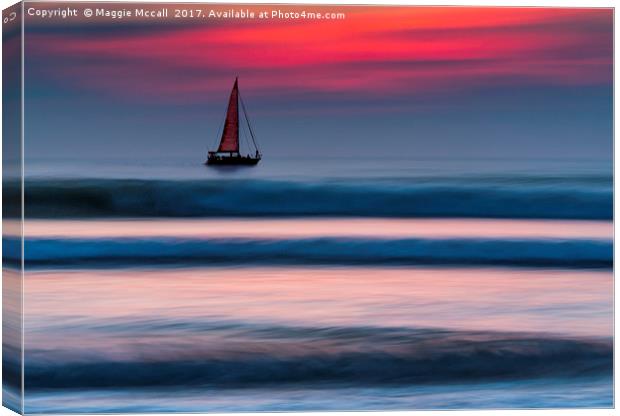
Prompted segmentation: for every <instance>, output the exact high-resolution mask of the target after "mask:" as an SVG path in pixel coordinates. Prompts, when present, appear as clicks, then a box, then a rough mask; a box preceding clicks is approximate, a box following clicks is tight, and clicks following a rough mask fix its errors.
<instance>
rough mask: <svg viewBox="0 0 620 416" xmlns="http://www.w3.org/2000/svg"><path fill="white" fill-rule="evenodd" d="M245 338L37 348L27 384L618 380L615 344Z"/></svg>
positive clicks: (306, 333) (394, 332)
mask: <svg viewBox="0 0 620 416" xmlns="http://www.w3.org/2000/svg"><path fill="white" fill-rule="evenodd" d="M134 331H135V329H134ZM233 333H234V332H231V334H233ZM245 335H251V336H250V337H248V338H244V340H243V342H237V343H235V344H234V345H235V348H234V349H232V350H231V348H230V345H229V343H230V340H229V341H227V343H225V344H226V345H228V348H221V347H222V345H220V348H218V346H217V345H215V344H214V343H213V342H205V343H204V345H196V344H195V343H194V344H174V345H166V342H169V340H168V341H167V340H166V339H161V340H160V342H161V343H163V345H159V343H158V345H157V346H152V347H151V346H150V343H138V344H131V345H133V347H132V348H134V350H133V353H132V354H128V355H127V356H126V358H123V359H119V358H113V357H110V356H107V355H106V354H105V352H102V351H99V352H96V351H90V352H89V353H87V354H83V353H80V352H79V351H73V350H71V347H70V346H67V348H69V349H68V350H67V351H59V350H41V351H38V350H33V351H30V352H29V359H28V360H26V363H25V365H26V369H25V370H26V374H28V378H27V383H26V387H27V388H90V387H140V386H144V387H147V386H158V385H160V386H171V385H175V386H192V385H194V386H198V385H211V386H218V387H226V386H231V387H232V386H235V387H239V386H244V385H247V386H250V385H261V386H264V385H266V384H279V383H286V384H287V385H290V384H294V383H304V384H308V383H310V384H311V383H326V382H327V383H347V384H357V385H385V384H417V383H432V382H447V381H454V380H459V381H460V382H463V381H474V380H478V381H481V380H511V379H523V378H544V377H563V378H567V377H585V376H607V377H611V376H612V371H613V366H612V360H613V346H612V341H611V340H610V339H606V338H605V339H581V338H560V337H552V336H546V335H544V334H542V335H541V334H519V333H499V332H466V331H450V330H441V329H410V328H377V327H328V328H311V327H303V328H302V327H282V326H276V327H269V326H268V325H264V326H263V327H261V328H256V329H254V331H250V333H246V334H245ZM237 336H238V335H237ZM227 339H228V338H227ZM238 340H239V341H241V339H238ZM216 344H217V343H216ZM135 348H138V350H135ZM175 351H176V352H175Z"/></svg>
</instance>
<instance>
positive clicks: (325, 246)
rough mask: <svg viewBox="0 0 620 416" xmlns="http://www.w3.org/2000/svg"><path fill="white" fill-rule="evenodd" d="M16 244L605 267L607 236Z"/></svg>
mask: <svg viewBox="0 0 620 416" xmlns="http://www.w3.org/2000/svg"><path fill="white" fill-rule="evenodd" d="M9 240H10V239H9ZM6 247H8V248H10V247H18V245H11V244H8V245H7V246H6ZM24 247H25V248H24V250H25V262H26V267H37V266H39V267H47V266H61V267H62V266H64V267H86V266H89V265H91V266H96V267H124V266H148V265H164V264H171V265H175V266H183V265H188V266H193V265H200V266H209V265H244V264H250V265H261V264H264V265H280V264H281V265H291V264H293V265H313V264H317V265H319V264H325V265H433V264H440V265H506V266H526V267H536V266H541V267H574V268H594V267H604V268H609V267H612V266H613V242H611V241H607V240H551V239H550V240H546V239H542V240H536V239H523V240H501V239H415V238H414V239H411V238H406V239H364V238H301V239H243V238H231V239H223V238H215V239H176V238H149V239H145V238H120V239H109V238H104V239H54V238H41V239H34V238H33V239H31V238H27V239H26V242H25V245H24ZM19 256H20V252H18V251H15V252H13V251H10V250H9V251H8V252H6V253H5V259H6V261H7V262H8V263H11V262H15V263H17V262H19V259H20V257H19Z"/></svg>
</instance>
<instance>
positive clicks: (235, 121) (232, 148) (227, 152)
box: [205, 78, 262, 166]
mask: <svg viewBox="0 0 620 416" xmlns="http://www.w3.org/2000/svg"><path fill="white" fill-rule="evenodd" d="M239 104H241V108H242V110H243V114H244V117H245V122H246V123H247V127H248V131H249V133H250V137H251V139H252V145H253V149H252V150H254V154H250V153H248V154H246V155H242V154H241V152H240V151H239ZM248 145H249V143H248ZM261 157H262V154H261V152H260V150H259V149H258V145H257V144H256V137H255V136H254V130H253V129H252V125H251V124H250V119H249V118H248V113H247V111H246V109H245V104H244V103H243V99H242V98H241V95H240V94H239V79H238V78H235V84H234V85H233V88H232V91H231V92H230V98H229V99H228V109H227V110H226V119H225V120H224V129H223V131H222V137H221V138H220V144H219V146H218V148H217V150H215V151H210V152H209V153H208V155H207V161H206V162H205V164H206V165H215V166H239V165H241V166H243V165H245V166H254V165H256V164H257V163H258V162H259V161H260V160H261Z"/></svg>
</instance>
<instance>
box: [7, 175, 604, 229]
mask: <svg viewBox="0 0 620 416" xmlns="http://www.w3.org/2000/svg"><path fill="white" fill-rule="evenodd" d="M543 179H544V178H543ZM552 179H553V178H550V179H546V180H542V179H539V180H534V179H529V180H512V181H510V180H497V179H496V180H494V181H492V180H487V181H481V180H465V179H463V180H458V179H452V180H423V179H420V180H415V179H411V178H410V179H402V178H401V179H391V180H374V181H372V180H363V179H361V180H347V181H342V180H341V181H319V182H293V181H272V180H231V179H224V180H212V179H211V180H203V181H198V180H178V181H168V180H165V181H164V180H113V179H81V180H77V179H65V180H42V179H41V180H28V181H27V182H26V190H25V201H26V217H52V218H62V217H241V216H245V217H286V216H335V217H337V216H362V217H364V216H365V217H486V218H554V219H598V220H610V219H612V218H613V197H612V195H613V191H612V186H611V185H610V183H609V182H610V181H609V180H607V179H606V178H593V179H591V180H590V181H586V180H585V179H581V180H577V179H574V180H572V181H568V180H562V181H559V180H557V179H556V180H552ZM586 179H587V178H586ZM4 192H5V193H6V195H7V199H6V201H7V202H8V206H6V207H5V210H6V212H7V215H8V214H10V213H12V212H19V206H12V205H11V201H17V202H14V203H13V204H15V203H18V202H19V201H20V197H19V195H20V193H19V192H20V190H19V186H18V185H17V184H16V183H12V184H7V185H5V189H4ZM11 196H13V197H11Z"/></svg>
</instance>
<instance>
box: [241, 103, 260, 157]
mask: <svg viewBox="0 0 620 416" xmlns="http://www.w3.org/2000/svg"><path fill="white" fill-rule="evenodd" d="M238 94H239V93H238ZM239 100H240V101H241V107H243V115H244V116H245V121H246V122H247V123H248V129H249V130H250V136H252V142H253V143H254V147H255V148H256V150H257V151H259V152H260V149H259V148H258V145H257V144H256V137H255V136H254V131H253V130H252V124H250V119H249V118H248V110H246V109H245V102H244V101H243V97H241V94H239Z"/></svg>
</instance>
